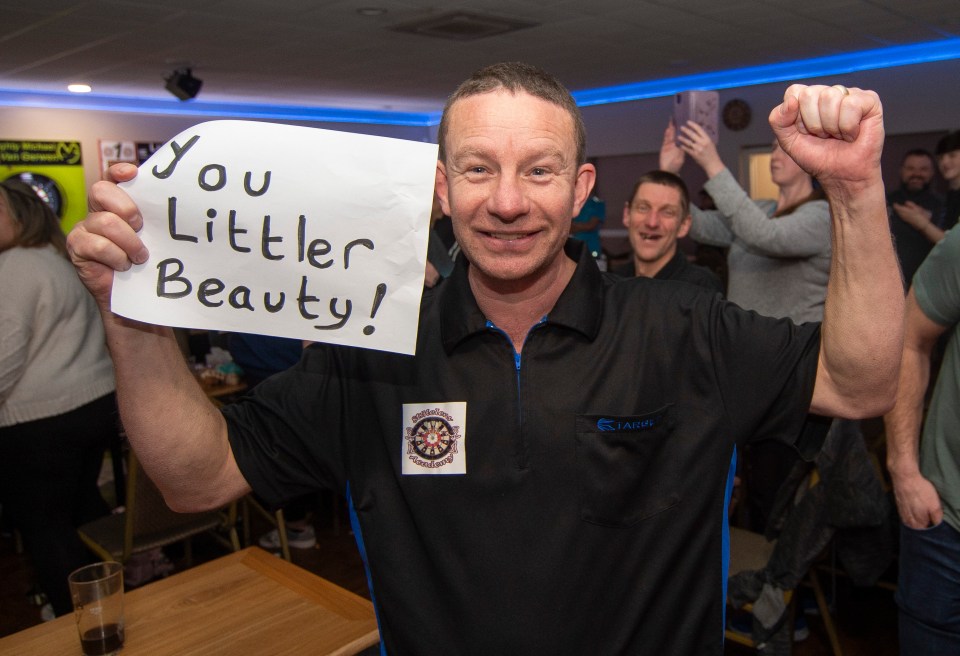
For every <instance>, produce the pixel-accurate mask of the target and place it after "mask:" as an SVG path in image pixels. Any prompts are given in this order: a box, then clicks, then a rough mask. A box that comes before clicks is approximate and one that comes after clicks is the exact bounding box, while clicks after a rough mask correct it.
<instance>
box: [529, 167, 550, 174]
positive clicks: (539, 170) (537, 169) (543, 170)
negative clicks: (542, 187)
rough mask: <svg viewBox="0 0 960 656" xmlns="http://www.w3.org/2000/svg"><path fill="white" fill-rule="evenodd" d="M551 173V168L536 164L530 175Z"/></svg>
mask: <svg viewBox="0 0 960 656" xmlns="http://www.w3.org/2000/svg"><path fill="white" fill-rule="evenodd" d="M549 173H550V171H549V169H546V168H544V167H542V166H535V167H533V168H532V169H531V170H530V175H534V176H541V175H547V174H549Z"/></svg>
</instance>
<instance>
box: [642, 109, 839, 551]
mask: <svg viewBox="0 0 960 656" xmlns="http://www.w3.org/2000/svg"><path fill="white" fill-rule="evenodd" d="M677 130H679V136H678V137H677V141H674V136H675V135H676V134H677ZM687 156H689V157H690V158H691V159H692V160H693V161H694V162H696V163H697V165H699V166H700V167H701V168H702V169H703V171H704V173H706V174H707V178H708V179H707V182H706V184H705V185H704V188H705V189H706V191H707V192H708V193H709V194H710V196H711V197H712V198H713V200H714V203H715V204H716V206H717V209H716V210H710V211H703V210H701V209H700V208H698V207H696V206H693V207H691V214H692V216H693V223H692V225H691V227H690V235H691V236H692V237H693V239H695V240H696V241H698V242H702V243H705V244H710V245H713V246H720V247H724V248H728V249H729V250H728V252H727V276H728V279H727V298H728V299H730V300H731V301H733V302H734V303H736V304H737V305H739V306H740V307H743V308H745V309H747V310H755V311H756V312H759V313H760V314H763V315H765V316H768V317H778V318H788V319H792V320H793V321H794V322H795V323H798V324H800V323H804V322H809V321H821V320H823V311H824V303H825V301H826V297H827V280H828V279H829V276H830V264H831V243H830V207H829V205H828V204H827V201H826V200H825V199H824V194H823V192H822V191H821V190H820V189H819V188H818V187H816V186H815V185H814V181H813V177H812V176H811V175H810V174H809V173H807V172H806V171H804V170H803V169H802V168H801V167H800V166H799V165H798V164H797V163H796V162H795V161H794V160H793V159H792V158H791V157H790V155H788V154H787V153H786V152H785V151H784V150H783V148H782V147H781V146H780V144H779V143H776V142H775V143H774V144H773V149H772V151H771V154H770V176H771V178H772V179H773V182H774V184H776V185H777V188H778V195H777V198H776V200H758V201H754V200H752V199H751V198H750V197H749V196H748V195H747V192H746V191H744V190H743V188H742V187H741V186H740V185H739V184H738V183H737V181H736V180H735V179H734V177H733V174H732V173H731V172H730V170H729V169H728V168H727V167H726V166H725V165H724V163H723V161H722V160H721V159H720V155H719V153H718V152H717V147H716V145H715V144H714V143H713V141H712V140H711V138H710V136H709V135H708V134H707V133H706V131H705V130H704V129H703V128H701V127H700V126H699V125H697V124H696V123H694V122H693V121H688V122H687V125H682V126H679V127H675V126H674V125H673V124H672V123H671V124H669V125H668V126H667V129H666V130H665V131H664V137H663V144H662V146H661V149H660V167H661V168H663V169H664V170H667V171H671V172H673V173H678V172H679V171H680V169H681V167H682V166H683V164H684V161H685V160H686V157H687ZM742 457H743V468H742V475H743V480H744V483H745V484H746V489H747V495H746V499H747V500H746V506H747V507H748V508H749V510H750V527H751V528H752V529H753V530H754V531H757V532H759V533H763V532H764V531H765V530H766V526H767V520H768V518H769V517H770V514H771V511H772V509H773V505H774V502H775V499H776V496H777V490H779V489H780V484H781V483H782V482H783V481H784V480H785V479H786V477H787V475H788V474H789V473H790V470H791V469H792V468H793V467H794V465H795V464H796V462H797V460H798V455H797V453H796V451H794V450H793V449H791V448H789V447H788V446H785V445H783V444H780V443H778V442H776V441H773V440H762V441H759V442H755V443H752V444H751V445H750V446H749V450H748V451H745V452H744V453H743V454H742Z"/></svg>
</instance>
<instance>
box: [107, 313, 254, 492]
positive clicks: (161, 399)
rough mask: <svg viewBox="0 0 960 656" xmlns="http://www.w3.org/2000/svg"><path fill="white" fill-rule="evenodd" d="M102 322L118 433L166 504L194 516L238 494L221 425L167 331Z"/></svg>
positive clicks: (111, 319) (113, 320) (111, 320)
mask: <svg viewBox="0 0 960 656" xmlns="http://www.w3.org/2000/svg"><path fill="white" fill-rule="evenodd" d="M103 318H104V325H105V327H106V333H107V346H108V348H109V349H110V354H111V356H112V358H113V362H114V371H115V373H116V379H117V401H118V404H119V407H120V417H121V420H122V422H123V426H124V429H125V431H126V433H127V436H128V438H129V439H130V442H131V445H132V446H133V448H134V449H135V450H136V452H137V457H138V458H139V460H140V462H141V463H142V465H143V467H144V470H145V471H146V472H147V474H148V475H149V476H150V478H151V479H152V480H153V481H154V482H155V483H156V484H157V486H158V487H159V488H160V490H161V491H162V492H163V494H164V498H165V499H166V501H167V503H168V504H169V505H170V506H171V507H172V508H173V509H174V510H181V511H196V510H200V509H205V508H211V507H217V506H219V505H222V504H223V503H225V502H227V501H229V500H230V499H232V498H235V497H236V496H239V495H241V494H243V492H244V491H245V489H244V487H243V485H242V478H241V479H240V481H238V480H237V477H236V475H235V473H234V472H233V471H232V469H231V468H235V467H236V465H235V463H234V462H233V457H232V455H231V454H230V449H229V445H228V443H227V440H226V425H225V422H224V420H223V417H222V416H221V415H220V413H219V412H218V411H217V409H216V408H214V407H213V405H212V404H211V403H210V401H209V400H208V399H207V397H206V395H205V394H204V393H203V391H202V390H201V389H200V386H199V385H198V384H197V382H196V380H195V379H194V378H193V374H192V373H191V372H190V370H189V368H188V367H187V365H186V362H185V361H184V359H183V356H182V354H181V352H180V349H179V347H178V346H177V343H176V339H175V338H174V335H173V331H172V330H171V329H169V328H164V327H160V326H151V325H148V324H142V323H138V322H134V321H130V320H128V319H124V318H123V317H119V316H117V315H114V314H109V313H108V314H105V315H104V317H103Z"/></svg>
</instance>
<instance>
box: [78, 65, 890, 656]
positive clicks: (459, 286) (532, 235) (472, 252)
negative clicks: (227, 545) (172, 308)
mask: <svg viewBox="0 0 960 656" xmlns="http://www.w3.org/2000/svg"><path fill="white" fill-rule="evenodd" d="M881 115H882V113H881V109H880V104H879V101H878V99H877V97H876V95H875V94H873V93H871V92H864V91H859V90H850V91H848V90H847V89H844V88H843V87H803V86H793V87H790V89H788V90H787V93H786V96H785V101H784V103H783V104H782V105H781V106H780V107H779V108H777V109H775V110H774V111H773V113H772V114H771V122H772V124H773V126H774V129H775V131H776V132H777V134H778V136H779V138H780V140H781V143H782V144H783V145H784V148H785V149H786V150H787V151H788V152H790V153H791V154H792V155H793V156H794V157H795V158H796V159H797V160H798V161H799V162H800V163H801V164H802V165H804V166H806V167H808V168H809V169H810V170H811V172H812V173H814V174H815V175H816V176H817V177H818V178H819V179H820V180H821V181H824V186H825V187H828V189H827V191H828V193H829V196H830V197H831V198H833V199H837V200H836V201H835V203H834V206H833V215H834V217H835V220H836V221H837V224H838V225H837V234H838V239H837V245H836V247H835V249H834V252H835V253H836V254H837V255H836V266H835V269H836V272H837V273H836V277H835V278H834V279H833V280H832V281H831V285H830V293H829V297H828V299H827V311H826V319H825V321H824V323H823V326H822V328H821V327H820V326H818V325H815V324H808V325H804V326H796V325H794V324H793V323H791V322H789V321H786V320H774V319H769V318H764V317H761V316H759V315H756V314H754V313H750V312H746V311H743V310H741V309H739V308H737V307H736V306H734V305H732V304H729V303H726V302H724V301H723V300H721V299H720V298H719V297H718V296H717V295H716V294H709V293H704V292H702V291H701V290H698V289H697V288H696V287H693V286H691V285H680V284H674V283H670V282H665V283H654V282H652V281H649V280H647V279H643V278H632V279H629V280H614V278H613V277H612V276H611V277H606V276H604V275H603V274H601V273H600V271H599V270H598V269H597V266H596V263H595V262H594V261H593V259H592V258H591V257H590V256H589V254H587V253H586V252H584V249H583V248H582V247H581V246H580V245H579V244H577V243H576V242H568V240H567V235H568V233H569V224H570V221H571V219H572V217H573V216H574V215H575V214H576V213H577V212H578V210H579V209H580V207H581V206H582V204H583V203H584V201H585V200H586V198H587V195H588V194H589V192H590V189H591V187H592V184H593V179H594V176H595V171H594V168H593V166H592V165H590V164H588V163H586V158H585V138H584V130H583V124H582V120H581V118H580V114H579V111H578V110H577V107H576V105H575V104H574V102H573V99H572V98H571V97H570V95H569V93H568V92H567V91H566V90H565V89H564V88H563V87H562V86H561V85H560V84H559V83H557V82H556V81H555V80H554V79H553V78H551V77H549V76H548V75H546V74H545V73H543V72H542V71H540V70H539V69H536V68H533V67H530V66H527V65H523V64H501V65H496V66H493V67H489V68H487V69H484V70H482V71H479V72H478V73H476V74H475V75H474V76H473V77H472V78H471V79H470V80H468V81H467V82H465V83H464V84H463V85H461V87H460V88H459V89H458V90H457V92H456V93H455V94H454V95H453V96H451V98H450V100H449V101H448V103H447V106H446V108H445V111H444V115H443V118H442V120H441V124H440V129H439V134H438V137H439V142H440V157H439V161H438V163H437V193H438V195H439V198H440V201H441V205H442V206H443V210H444V212H445V213H447V214H449V215H450V216H451V217H452V219H453V224H454V228H455V231H456V236H457V241H458V242H459V243H460V245H461V247H462V252H463V257H461V258H458V260H457V264H456V267H455V269H454V272H453V273H452V274H451V276H450V278H449V279H448V280H447V281H446V282H445V283H444V284H443V285H441V286H439V287H438V288H436V289H435V290H428V291H427V292H425V295H424V299H423V303H422V307H421V315H420V328H419V332H418V338H417V354H416V356H414V357H410V356H403V355H397V354H392V353H385V352H380V351H372V350H365V349H359V348H347V347H342V346H331V345H323V344H316V345H313V346H311V347H310V348H308V349H306V351H305V353H304V357H303V359H302V360H301V362H300V364H298V365H297V366H296V367H294V368H293V369H291V370H290V371H288V372H287V373H285V374H281V375H279V376H277V377H274V378H272V379H271V380H270V381H268V382H266V383H264V384H263V385H261V386H260V387H258V388H257V390H256V392H255V393H254V394H253V395H251V396H250V397H248V398H246V399H245V400H243V401H242V402H240V403H238V404H236V405H232V406H230V407H229V408H228V409H226V410H225V412H224V414H221V413H220V412H218V411H216V409H214V408H213V407H212V406H211V405H210V404H209V402H208V401H207V400H206V399H205V398H204V396H203V395H202V394H201V393H200V392H199V390H196V389H195V386H194V385H192V383H191V378H190V373H189V371H188V370H187V369H186V367H185V365H183V364H182V361H181V358H179V357H178V356H179V352H178V351H177V350H176V349H177V347H176V344H175V342H174V340H173V338H172V335H171V334H170V331H169V330H168V329H166V328H159V327H155V326H147V325H143V324H138V323H135V322H131V321H128V320H125V319H122V318H120V317H117V316H115V315H113V314H111V313H110V310H109V294H110V288H111V284H112V275H113V271H114V270H120V269H125V268H127V267H129V266H130V262H132V261H137V262H143V261H145V260H146V259H147V258H148V254H147V253H146V252H145V250H144V248H143V244H142V243H141V242H140V241H139V239H138V238H137V237H136V234H135V233H134V228H135V227H138V226H139V224H140V221H141V218H140V217H139V214H138V211H137V209H136V207H135V206H133V204H132V203H131V202H130V199H129V197H127V196H126V194H125V193H124V192H123V191H122V190H120V189H119V188H117V187H115V186H111V185H109V184H106V185H97V186H96V187H95V188H94V189H93V190H92V192H91V206H92V208H93V210H94V211H93V212H92V213H91V214H90V215H89V216H88V218H87V219H86V221H85V222H83V224H81V226H80V227H79V228H78V229H77V230H76V231H75V232H74V233H73V235H71V239H70V249H71V254H72V257H73V260H74V262H75V264H76V265H77V268H78V271H79V274H80V276H81V278H82V279H83V280H84V282H85V283H86V284H87V285H88V287H89V288H90V290H91V291H92V293H93V294H94V296H95V297H96V299H97V301H98V304H99V306H100V308H101V309H102V313H103V318H104V321H105V324H106V325H107V332H108V340H109V343H110V348H111V353H112V355H113V357H114V362H115V366H116V369H117V380H118V387H119V388H120V389H121V390H122V392H121V393H120V394H118V398H119V399H120V405H121V408H122V410H121V411H122V413H123V420H124V426H125V428H126V430H127V433H128V435H129V436H130V440H131V442H132V443H133V444H134V447H135V448H136V449H137V452H138V454H139V456H140V458H141V461H142V462H143V463H144V467H145V468H146V470H147V471H148V472H149V473H150V475H151V476H153V477H154V478H155V480H156V481H157V483H158V485H159V486H160V487H161V489H162V490H163V492H164V494H165V496H166V499H167V501H168V502H169V503H170V504H171V505H172V506H173V507H175V508H177V509H180V510H197V509H200V508H208V507H216V506H219V505H221V504H223V503H225V502H227V501H228V500H230V499H234V498H236V497H238V496H240V495H242V494H245V493H247V492H249V491H250V490H251V489H255V490H256V492H257V493H258V494H259V495H260V496H261V497H262V498H264V499H267V500H270V501H272V502H274V503H281V502H282V501H283V500H284V499H286V498H289V497H292V496H296V495H298V494H302V493H303V492H305V491H307V490H313V489H316V488H318V487H335V488H337V489H341V490H344V492H345V494H346V496H347V499H348V500H349V503H350V507H351V511H352V518H353V520H354V529H355V533H356V536H357V540H358V543H359V545H360V547H361V551H362V553H363V555H364V559H365V563H366V565H367V567H368V574H369V578H370V582H371V592H372V596H373V599H374V602H375V604H376V607H377V614H378V619H379V622H380V629H381V638H382V641H383V643H382V644H383V646H384V648H385V651H386V652H387V653H390V654H416V655H417V656H424V655H430V654H444V655H448V654H485V655H486V654H588V653H589V654H615V653H631V654H639V653H644V654H720V653H721V652H722V629H723V626H722V618H723V607H724V599H723V583H724V581H725V579H726V574H727V573H726V566H725V551H726V546H725V545H726V542H725V532H724V530H725V529H724V527H725V526H726V516H725V513H724V510H725V503H726V494H727V491H728V486H729V485H730V476H729V467H730V463H731V459H732V456H733V454H734V453H735V449H736V445H737V443H738V442H742V441H743V440H745V439H747V438H748V436H752V435H760V434H763V435H777V436H779V437H780V438H781V439H783V440H784V441H786V442H789V443H792V444H795V445H796V446H797V448H799V449H800V450H801V452H803V453H804V454H805V455H807V456H810V455H812V454H813V453H814V452H815V450H816V448H817V446H818V439H817V438H816V437H815V436H812V433H809V432H805V431H803V430H802V429H803V427H804V423H805V419H806V416H807V413H808V412H810V411H812V412H815V413H818V414H822V415H843V416H848V417H860V416H872V415H877V414H880V413H882V412H883V411H884V410H886V409H887V408H888V407H889V406H890V404H891V403H892V399H893V395H894V392H895V378H896V367H897V362H898V361H899V350H898V349H899V345H900V341H901V335H902V332H901V322H902V297H903V295H902V293H901V288H900V280H899V276H898V272H897V268H896V263H895V260H894V254H893V249H892V246H891V244H890V239H889V234H888V232H887V229H886V213H885V204H884V197H883V186H882V182H881V177H880V171H879V154H880V148H881V145H882V140H883V139H882V137H883V126H882V121H881ZM131 168H132V167H131ZM131 168H126V167H123V166H118V167H116V168H114V169H113V170H112V176H113V178H114V179H115V180H121V179H129V178H131V177H133V175H134V172H133V171H132V170H131ZM144 372H149V375H145V373H144Z"/></svg>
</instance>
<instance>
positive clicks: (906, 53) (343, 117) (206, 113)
mask: <svg viewBox="0 0 960 656" xmlns="http://www.w3.org/2000/svg"><path fill="white" fill-rule="evenodd" d="M950 59H960V38H955V39H945V40H941V41H928V42H925V43H915V44H911V45H906V46H891V47H887V48H877V49H874V50H863V51H860V52H855V53H847V54H841V55H830V56H827V57H815V58H812V59H800V60H796V61H791V62H780V63H775V64H764V65H761V66H748V67H745V68H736V69H730V70H726V71H713V72H709V73H698V74H696V75H686V76H682V77H673V78H665V79H662V80H650V81H646V82H636V83H633V84H624V85H620V86H612V87H603V88H598V89H585V90H582V91H575V92H573V97H574V99H576V101H577V104H578V105H580V106H581V107H589V106H591V105H604V104H609V103H617V102H626V101H629V100H643V99H646V98H659V97H662V96H669V95H672V94H674V93H676V92H678V91H684V90H686V89H729V88H733V87H745V86H751V85H755V84H768V83H771V82H783V81H786V80H790V81H793V80H802V79H807V78H811V77H818V76H824V75H838V74H842V73H852V72H854V71H866V70H874V69H880V68H892V67H895V66H907V65H910V64H923V63H927V62H936V61H946V60H950ZM0 106H5V107H47V108H55V109H86V110H92V111H110V112H129V113H140V114H173V115H179V116H201V117H218V118H253V119H266V120H292V121H316V122H326V123H366V124H379V125H404V126H414V127H432V126H435V125H437V124H438V123H439V122H440V112H439V111H437V112H423V113H417V112H391V111H376V110H364V109H338V108H330V107H307V106H297V105H266V104H255V103H214V102H195V101H194V102H190V103H189V104H186V103H180V102H173V101H169V100H145V99H139V98H130V97H120V96H102V95H96V94H90V95H86V96H77V95H75V94H67V93H38V92H30V91H20V90H14V89H0Z"/></svg>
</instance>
